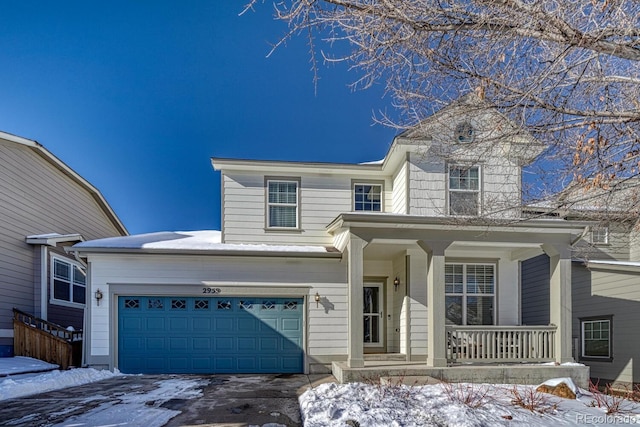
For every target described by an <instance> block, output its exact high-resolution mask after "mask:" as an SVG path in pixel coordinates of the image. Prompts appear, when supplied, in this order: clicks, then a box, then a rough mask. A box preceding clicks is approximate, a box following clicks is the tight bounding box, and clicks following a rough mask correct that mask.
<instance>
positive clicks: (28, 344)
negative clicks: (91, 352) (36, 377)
mask: <svg viewBox="0 0 640 427" xmlns="http://www.w3.org/2000/svg"><path fill="white" fill-rule="evenodd" d="M13 353H14V355H16V356H27V357H33V358H34V359H40V360H44V361H45V362H49V363H55V364H56V365H59V366H60V368H61V369H68V368H69V367H71V366H80V364H81V363H82V331H68V330H66V329H65V328H63V327H62V326H59V325H56V324H55V323H50V322H47V321H46V320H42V319H40V318H37V317H35V316H32V315H30V314H27V313H24V312H22V311H20V310H17V309H15V308H14V309H13Z"/></svg>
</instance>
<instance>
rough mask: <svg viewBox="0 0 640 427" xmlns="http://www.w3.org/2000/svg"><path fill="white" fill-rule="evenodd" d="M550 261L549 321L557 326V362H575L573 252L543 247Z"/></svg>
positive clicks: (566, 249)
mask: <svg viewBox="0 0 640 427" xmlns="http://www.w3.org/2000/svg"><path fill="white" fill-rule="evenodd" d="M543 249H544V251H545V252H546V253H547V255H549V261H550V263H549V264H550V271H549V273H550V277H551V280H550V284H549V285H550V294H549V304H550V307H549V319H550V321H551V323H552V324H554V325H556V326H557V328H558V329H557V330H556V339H555V350H556V362H558V363H566V362H573V355H572V353H571V343H572V341H573V339H572V332H571V328H572V325H571V320H572V319H571V317H572V311H571V252H570V249H569V248H568V247H566V246H565V247H558V246H547V245H544V246H543Z"/></svg>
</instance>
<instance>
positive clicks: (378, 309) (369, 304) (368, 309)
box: [363, 283, 384, 347]
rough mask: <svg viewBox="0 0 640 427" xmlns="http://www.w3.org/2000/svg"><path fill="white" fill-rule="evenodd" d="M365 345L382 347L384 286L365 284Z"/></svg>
mask: <svg viewBox="0 0 640 427" xmlns="http://www.w3.org/2000/svg"><path fill="white" fill-rule="evenodd" d="M363 291H364V304H363V315H364V345H365V346H369V347H382V346H383V345H384V343H383V341H382V339H383V333H382V319H383V317H382V284H380V283H365V284H364V288H363Z"/></svg>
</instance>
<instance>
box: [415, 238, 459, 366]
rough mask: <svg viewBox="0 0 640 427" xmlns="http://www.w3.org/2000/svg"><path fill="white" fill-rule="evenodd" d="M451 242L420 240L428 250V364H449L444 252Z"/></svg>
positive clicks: (426, 250)
mask: <svg viewBox="0 0 640 427" xmlns="http://www.w3.org/2000/svg"><path fill="white" fill-rule="evenodd" d="M450 244H451V242H420V246H421V247H422V248H423V249H424V250H425V252H427V257H428V260H427V304H428V309H427V366H434V367H438V366H447V349H446V340H447V336H446V332H445V317H446V313H445V304H444V300H445V292H444V260H445V258H444V252H445V250H446V249H447V247H448V246H449V245H450Z"/></svg>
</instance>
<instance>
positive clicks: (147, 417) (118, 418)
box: [0, 357, 206, 427]
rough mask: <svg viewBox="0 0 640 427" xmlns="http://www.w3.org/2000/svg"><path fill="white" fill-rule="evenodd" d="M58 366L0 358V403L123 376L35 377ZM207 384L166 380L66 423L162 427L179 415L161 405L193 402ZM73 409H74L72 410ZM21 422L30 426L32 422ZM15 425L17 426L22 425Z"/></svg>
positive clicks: (86, 372) (92, 372)
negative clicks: (187, 400)
mask: <svg viewBox="0 0 640 427" xmlns="http://www.w3.org/2000/svg"><path fill="white" fill-rule="evenodd" d="M52 367H57V365H51V364H49V363H45V362H42V361H40V360H37V359H31V358H28V357H7V358H0V375H8V376H6V377H0V401H2V400H7V399H12V398H17V397H23V396H27V395H31V394H36V393H43V392H47V391H52V390H59V389H63V388H67V387H72V386H77V385H83V384H87V383H91V382H95V381H100V380H104V379H107V378H112V377H116V376H121V375H123V374H121V373H119V372H115V373H114V372H110V371H107V370H97V369H93V368H78V369H71V370H68V371H58V370H54V371H50V372H46V373H37V372H36V373H34V371H41V370H43V369H51V368H52ZM203 381H204V382H206V380H195V379H167V380H161V381H158V382H157V384H158V388H156V389H153V390H151V391H147V392H140V391H137V390H131V392H130V393H126V394H123V395H122V396H118V398H117V399H109V400H108V401H106V402H104V403H102V404H101V405H99V406H98V407H96V408H95V409H92V410H90V411H88V412H86V413H84V414H82V415H81V416H77V417H71V418H69V419H67V420H66V421H65V422H64V423H62V424H59V425H60V426H65V427H72V426H74V427H78V426H95V425H98V424H100V425H102V423H104V421H105V420H108V422H109V425H113V426H116V425H128V426H144V427H161V426H163V425H164V424H166V423H167V422H168V421H169V420H170V419H171V418H173V417H175V416H176V415H178V414H179V413H180V411H174V410H170V409H166V408H161V407H160V405H162V404H163V403H165V402H167V401H169V400H171V399H192V398H195V397H199V396H200V395H201V394H202V392H201V391H200V389H199V388H198V387H199V386H201V385H202V382H203ZM104 399H107V398H106V397H104V396H101V395H99V394H96V395H94V396H87V398H86V399H85V400H84V402H89V401H94V400H104ZM70 409H72V408H70ZM18 421H19V422H24V423H28V422H29V419H21V420H18ZM18 421H16V423H19V422H18Z"/></svg>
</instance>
